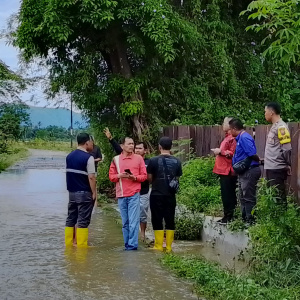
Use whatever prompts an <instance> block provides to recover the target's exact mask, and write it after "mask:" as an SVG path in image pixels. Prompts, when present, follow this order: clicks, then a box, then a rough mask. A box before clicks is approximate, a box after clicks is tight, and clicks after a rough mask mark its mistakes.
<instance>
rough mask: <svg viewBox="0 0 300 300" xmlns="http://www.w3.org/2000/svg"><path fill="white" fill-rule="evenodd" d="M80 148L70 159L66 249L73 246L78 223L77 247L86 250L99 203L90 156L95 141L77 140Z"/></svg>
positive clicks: (86, 136)
mask: <svg viewBox="0 0 300 300" xmlns="http://www.w3.org/2000/svg"><path fill="white" fill-rule="evenodd" d="M77 142H78V147H77V149H76V150H74V151H72V152H71V153H70V154H69V155H68V156H67V158H66V165H67V169H66V177H67V189H68V191H69V204H68V217H67V220H66V228H65V243H66V246H72V244H73V236H74V229H75V225H76V223H77V226H78V228H77V234H76V237H77V246H78V247H86V246H87V242H88V226H89V224H90V221H91V215H92V211H93V207H94V203H95V200H96V176H95V161H94V158H93V156H92V155H91V154H90V153H89V152H90V151H91V150H93V141H92V140H91V137H90V135H89V134H87V133H80V134H78V136H77Z"/></svg>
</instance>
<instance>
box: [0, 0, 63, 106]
mask: <svg viewBox="0 0 300 300" xmlns="http://www.w3.org/2000/svg"><path fill="white" fill-rule="evenodd" d="M20 5H21V0H0V31H2V30H4V29H5V28H6V26H7V22H8V19H9V17H10V16H11V15H12V14H14V13H17V12H18V11H19V9H20ZM0 60H2V61H3V62H4V63H5V64H6V65H7V66H8V67H9V68H10V69H11V70H13V71H15V72H17V71H18V69H19V63H18V50H17V49H16V48H14V47H13V46H10V45H7V42H6V41H5V40H4V39H0ZM32 96H34V98H33V99H34V100H33V101H30V99H31V98H32ZM20 98H21V99H22V100H23V101H24V102H26V103H27V104H28V105H32V106H42V107H43V106H47V107H56V105H55V101H52V102H51V100H50V101H47V100H46V96H45V95H44V94H43V91H42V87H41V86H40V85H36V86H34V87H32V88H31V89H30V90H27V91H25V92H24V93H22V94H21V95H20ZM64 107H66V108H68V103H67V104H66V105H64Z"/></svg>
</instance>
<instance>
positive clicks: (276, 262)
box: [249, 180, 300, 287]
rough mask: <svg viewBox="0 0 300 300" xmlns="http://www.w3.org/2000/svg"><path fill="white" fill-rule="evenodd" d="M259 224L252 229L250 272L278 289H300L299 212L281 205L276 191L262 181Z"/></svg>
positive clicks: (297, 207)
mask: <svg viewBox="0 0 300 300" xmlns="http://www.w3.org/2000/svg"><path fill="white" fill-rule="evenodd" d="M255 214H256V217H257V224H256V225H255V226H253V227H251V228H250V229H249V233H250V238H251V244H252V250H251V256H252V262H251V265H250V266H251V270H252V272H253V273H254V274H255V278H256V280H257V281H261V282H264V283H265V284H268V285H272V286H273V285H275V286H283V287H284V286H291V285H292V286H297V285H300V263H299V260H300V247H299V246H300V208H299V206H297V205H296V204H294V203H289V204H288V207H287V209H285V208H284V207H283V206H281V205H279V204H278V198H277V191H276V189H274V188H268V187H267V185H266V181H265V180H262V181H261V183H260V188H259V190H258V202H257V206H256V208H255Z"/></svg>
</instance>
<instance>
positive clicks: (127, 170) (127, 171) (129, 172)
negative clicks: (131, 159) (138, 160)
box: [124, 169, 132, 175]
mask: <svg viewBox="0 0 300 300" xmlns="http://www.w3.org/2000/svg"><path fill="white" fill-rule="evenodd" d="M124 171H125V172H126V173H128V174H130V175H132V173H131V171H130V169H125V170H124Z"/></svg>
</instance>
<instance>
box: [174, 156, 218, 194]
mask: <svg viewBox="0 0 300 300" xmlns="http://www.w3.org/2000/svg"><path fill="white" fill-rule="evenodd" d="M214 163H215V159H214V158H212V157H201V158H196V159H193V160H190V161H189V162H187V163H186V164H185V165H184V167H183V175H182V177H181V178H180V187H181V189H182V190H184V189H186V188H188V187H191V186H198V185H205V186H209V185H219V182H218V177H217V175H216V174H214V173H213V172H212V170H213V167H214Z"/></svg>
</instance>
